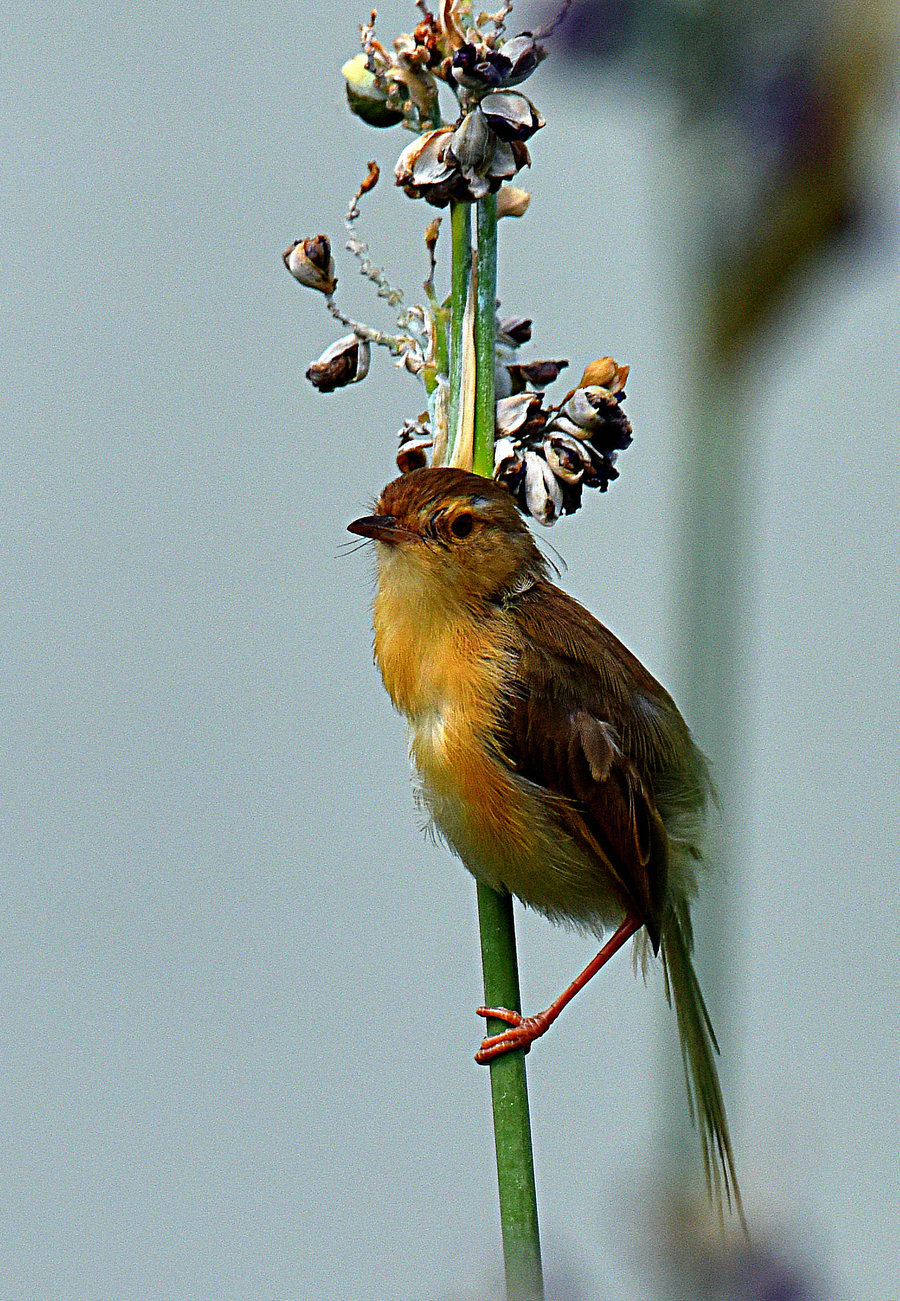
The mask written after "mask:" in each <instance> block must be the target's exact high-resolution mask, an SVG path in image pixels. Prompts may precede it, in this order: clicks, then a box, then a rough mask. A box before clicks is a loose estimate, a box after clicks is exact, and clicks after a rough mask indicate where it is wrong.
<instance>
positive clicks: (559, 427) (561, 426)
mask: <svg viewBox="0 0 900 1301" xmlns="http://www.w3.org/2000/svg"><path fill="white" fill-rule="evenodd" d="M547 430H548V432H549V431H550V430H552V431H553V432H554V433H560V434H564V435H565V436H566V437H567V438H576V439H587V438H589V437H590V432H591V431H590V430H589V429H582V427H581V425H576V424H575V421H574V420H570V419H569V417H568V416H567V415H566V414H565V413H564V412H562V411H558V412H557V413H556V415H554V416H553V417H552V418H551V419H550V420H548V422H547Z"/></svg>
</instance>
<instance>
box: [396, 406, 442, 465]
mask: <svg viewBox="0 0 900 1301" xmlns="http://www.w3.org/2000/svg"><path fill="white" fill-rule="evenodd" d="M433 442H434V440H433V439H432V436H431V426H430V424H429V423H428V417H427V416H425V415H422V416H419V418H418V420H404V422H403V425H402V427H401V429H400V450H399V451H398V452H397V467H398V469H399V470H400V473H401V474H409V472H410V470H420V469H421V468H422V467H423V466H426V465H427V464H428V449H429V448H430V447H431V446H432V445H433Z"/></svg>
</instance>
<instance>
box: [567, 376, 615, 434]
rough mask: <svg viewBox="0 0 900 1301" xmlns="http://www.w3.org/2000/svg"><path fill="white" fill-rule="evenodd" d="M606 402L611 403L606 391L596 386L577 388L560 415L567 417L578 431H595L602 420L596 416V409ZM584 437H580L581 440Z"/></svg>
mask: <svg viewBox="0 0 900 1301" xmlns="http://www.w3.org/2000/svg"><path fill="white" fill-rule="evenodd" d="M601 394H602V395H603V396H602V398H601V396H600V395H601ZM606 400H609V401H612V398H611V395H610V394H609V393H607V391H606V389H603V388H598V387H597V386H596V385H595V386H594V387H592V388H577V389H576V390H575V392H574V393H573V394H572V395H571V397H570V398H569V400H568V401H567V402H565V403H564V404H563V407H562V412H561V414H562V415H566V416H568V417H569V419H570V420H571V421H572V422H573V423H574V424H576V425H578V427H579V428H580V429H584V430H592V429H597V428H599V426H600V423H601V419H602V418H601V417H600V416H599V415H598V409H599V407H600V406H601V405H602V404H603V403H604V401H606ZM584 436H585V435H584V434H582V435H581V437H582V438H583V437H584Z"/></svg>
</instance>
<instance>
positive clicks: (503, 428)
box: [494, 357, 631, 524]
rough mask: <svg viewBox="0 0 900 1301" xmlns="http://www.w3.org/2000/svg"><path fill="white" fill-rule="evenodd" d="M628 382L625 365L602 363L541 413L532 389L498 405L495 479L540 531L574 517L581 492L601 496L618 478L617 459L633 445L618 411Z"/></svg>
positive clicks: (593, 364)
mask: <svg viewBox="0 0 900 1301" xmlns="http://www.w3.org/2000/svg"><path fill="white" fill-rule="evenodd" d="M560 364H561V363H558V362H544V363H534V366H538V367H540V366H546V367H553V366H559V365H560ZM562 364H565V363H562ZM507 369H509V370H526V369H529V368H527V367H517V366H510V367H508V368H507ZM627 378H628V367H627V366H619V365H618V364H617V363H616V362H615V361H613V359H612V357H601V358H599V359H598V360H597V361H594V362H591V364H590V365H589V366H588V367H587V368H586V369H585V372H584V374H583V375H582V377H581V380H580V382H579V384H578V386H577V388H574V389H572V391H571V392H570V393H568V394H567V395H566V397H564V398H563V400H562V402H560V403H559V404H558V406H555V407H554V406H545V405H544V395H543V394H541V393H536V392H534V391H532V390H530V389H523V390H522V391H521V392H518V393H513V394H511V395H510V396H509V397H505V398H501V399H500V400H499V401H498V403H497V421H496V441H495V444H494V478H495V479H499V480H500V481H501V482H502V483H505V484H506V485H507V487H508V488H509V489H510V491H511V492H512V494H513V496H514V497H515V498H516V500H517V501H518V503H519V505H520V506H521V508H522V509H523V510H525V511H527V512H528V514H529V515H531V516H533V518H534V519H536V520H539V521H540V523H541V524H553V523H554V522H555V521H556V520H557V519H558V518H559V516H560V515H572V514H574V512H575V511H576V510H578V508H579V506H580V505H581V497H582V492H583V490H584V489H585V488H599V490H600V491H601V492H605V491H606V489H607V488H608V487H609V484H610V482H611V481H612V480H613V479H616V478H618V475H619V472H618V470H617V469H616V458H617V455H618V453H619V452H620V451H623V450H624V449H625V448H626V447H628V445H629V444H630V443H631V425H630V424H629V422H628V419H627V417H626V416H625V413H624V411H623V410H622V405H621V404H622V402H623V400H624V398H625V381H626V379H627Z"/></svg>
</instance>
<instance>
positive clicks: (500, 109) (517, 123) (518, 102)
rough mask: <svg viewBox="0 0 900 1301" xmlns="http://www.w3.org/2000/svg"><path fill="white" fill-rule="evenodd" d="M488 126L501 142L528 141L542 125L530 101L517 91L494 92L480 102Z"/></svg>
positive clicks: (541, 120)
mask: <svg viewBox="0 0 900 1301" xmlns="http://www.w3.org/2000/svg"><path fill="white" fill-rule="evenodd" d="M481 111H482V113H483V114H484V116H485V120H486V121H487V124H488V126H489V127H490V128H491V130H492V131H494V132H495V133H496V134H497V135H498V136H499V137H500V139H501V140H528V139H530V138H531V136H533V135H534V133H535V131H539V130H540V129H541V127H542V126H543V125H544V119H543V118H542V117H541V115H540V113H538V111H537V109H536V108H535V106H534V105H533V104H532V102H531V100H530V99H526V97H525V96H524V95H520V94H519V93H518V92H517V91H502V90H501V91H494V93H493V94H491V95H485V97H484V99H483V100H482V101H481Z"/></svg>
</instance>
